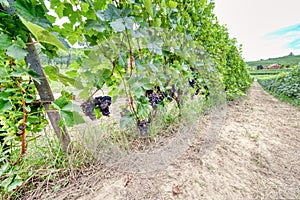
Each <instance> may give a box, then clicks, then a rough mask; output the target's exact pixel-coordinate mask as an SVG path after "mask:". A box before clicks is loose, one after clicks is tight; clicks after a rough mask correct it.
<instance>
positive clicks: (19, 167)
mask: <svg viewBox="0 0 300 200" xmlns="http://www.w3.org/2000/svg"><path fill="white" fill-rule="evenodd" d="M51 132H52V131H47V134H40V135H39V136H38V137H33V138H31V137H32V136H31V137H29V136H28V137H27V140H28V139H31V141H30V142H27V152H26V154H25V155H24V156H23V157H22V158H20V157H19V154H20V147H18V146H16V147H14V148H13V151H12V154H11V156H10V157H6V158H5V160H6V162H4V163H2V165H1V167H0V182H1V184H0V185H1V187H0V188H1V193H2V199H19V198H23V196H26V195H28V194H30V193H35V192H38V191H39V190H41V188H45V187H47V188H50V189H58V188H60V187H64V186H65V185H67V184H68V183H69V179H70V177H71V175H73V176H74V174H76V173H78V169H81V168H86V167H88V166H90V165H92V164H95V163H96V160H95V159H94V158H93V157H92V155H91V154H90V153H89V152H88V151H87V149H86V148H84V147H83V146H82V145H81V143H80V142H79V141H78V140H73V142H72V145H71V146H72V148H71V149H70V152H69V154H65V153H63V152H62V150H61V148H60V145H59V144H58V142H57V140H56V138H53V137H52V136H53V135H54V133H53V134H52V133H51ZM58 179H62V180H64V181H63V182H62V183H61V184H53V183H54V182H55V181H56V180H58Z"/></svg>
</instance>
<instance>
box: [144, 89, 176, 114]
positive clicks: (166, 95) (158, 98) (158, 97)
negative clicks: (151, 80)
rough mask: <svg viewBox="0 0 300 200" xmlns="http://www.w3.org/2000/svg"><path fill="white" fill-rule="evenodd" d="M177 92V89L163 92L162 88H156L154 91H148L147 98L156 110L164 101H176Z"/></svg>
mask: <svg viewBox="0 0 300 200" xmlns="http://www.w3.org/2000/svg"><path fill="white" fill-rule="evenodd" d="M175 92H176V90H175V87H172V88H171V89H168V90H166V91H165V92H162V91H161V90H160V88H159V87H158V86H156V87H155V89H154V90H146V97H148V99H149V102H150V104H151V106H152V108H154V109H155V108H156V106H157V104H159V103H160V102H162V101H163V100H164V99H167V100H168V101H172V100H173V99H175V98H176V95H175Z"/></svg>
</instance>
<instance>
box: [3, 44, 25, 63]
mask: <svg viewBox="0 0 300 200" xmlns="http://www.w3.org/2000/svg"><path fill="white" fill-rule="evenodd" d="M6 54H7V55H8V56H10V57H12V58H14V59H16V60H23V59H24V58H25V56H26V55H27V51H26V50H24V49H22V48H21V47H20V46H18V45H16V44H13V45H11V46H10V47H8V48H7V51H6Z"/></svg>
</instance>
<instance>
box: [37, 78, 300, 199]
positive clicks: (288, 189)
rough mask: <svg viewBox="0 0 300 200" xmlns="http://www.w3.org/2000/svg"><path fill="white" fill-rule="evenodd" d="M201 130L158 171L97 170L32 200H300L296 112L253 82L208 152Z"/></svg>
mask: <svg viewBox="0 0 300 200" xmlns="http://www.w3.org/2000/svg"><path fill="white" fill-rule="evenodd" d="M204 130H205V129H203V130H202V133H201V136H197V137H196V138H195V140H194V141H193V143H192V145H191V146H190V147H189V149H188V150H187V151H186V152H185V153H184V154H183V155H182V156H181V157H179V158H178V159H177V160H176V161H175V162H174V163H172V164H171V165H169V166H167V167H166V168H165V169H163V170H159V171H152V172H147V173H128V172H121V171H117V170H113V169H110V168H107V167H105V166H103V165H99V166H95V167H94V168H91V169H88V170H86V171H83V172H82V175H81V176H80V177H79V178H77V179H76V180H74V182H72V183H71V184H69V185H68V186H67V187H65V188H62V189H61V190H59V191H57V192H55V193H54V192H51V191H49V192H48V193H44V194H43V195H42V196H40V197H38V198H37V199H56V200H57V199H68V200H69V199H81V200H90V199H96V200H106V199H107V200H110V199H112V200H117V199H122V200H123V199H128V200H134V199H136V200H140V199H155V200H156V199H161V200H163V199H187V200H189V199H191V200H194V199H222V200H223V199H230V200H232V199H300V109H299V108H295V107H292V106H291V105H289V104H286V103H283V102H280V101H279V100H277V99H275V98H274V97H273V96H271V95H269V94H268V93H266V92H265V91H264V90H263V89H262V88H261V87H260V86H259V84H258V83H257V82H255V83H254V84H253V85H252V87H251V88H250V89H249V91H248V95H247V96H246V97H245V98H244V99H243V100H241V101H239V102H232V103H230V104H229V105H228V107H227V115H226V119H225V124H224V126H223V128H222V130H221V132H220V133H219V134H218V135H217V136H218V137H216V138H214V140H215V141H214V142H215V144H214V145H212V144H211V148H210V149H209V151H208V149H203V146H205V142H206V139H205V138H206V135H205V134H206V132H205V131H204ZM204 150H206V151H207V152H206V153H205V154H204V153H203V152H202V151H204Z"/></svg>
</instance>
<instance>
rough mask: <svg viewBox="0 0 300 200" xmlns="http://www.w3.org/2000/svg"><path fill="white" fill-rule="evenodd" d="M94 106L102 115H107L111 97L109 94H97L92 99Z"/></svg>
mask: <svg viewBox="0 0 300 200" xmlns="http://www.w3.org/2000/svg"><path fill="white" fill-rule="evenodd" d="M94 105H95V108H96V109H97V108H99V109H100V112H101V113H102V115H104V116H109V114H110V112H109V106H110V105H111V97H110V96H103V97H102V96H99V97H96V98H95V99H94Z"/></svg>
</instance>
